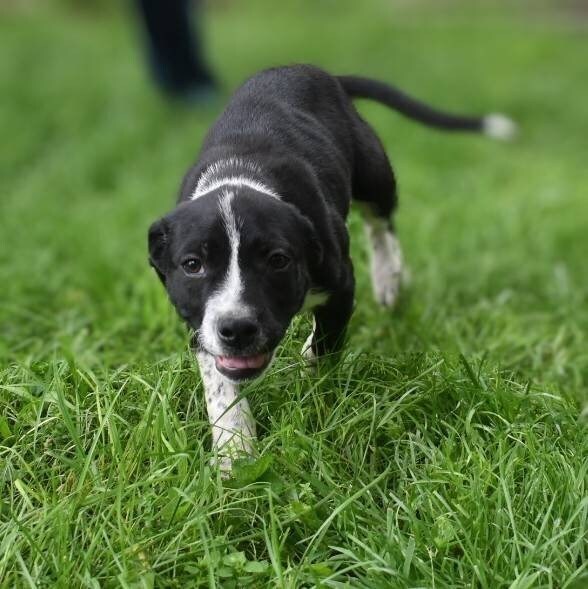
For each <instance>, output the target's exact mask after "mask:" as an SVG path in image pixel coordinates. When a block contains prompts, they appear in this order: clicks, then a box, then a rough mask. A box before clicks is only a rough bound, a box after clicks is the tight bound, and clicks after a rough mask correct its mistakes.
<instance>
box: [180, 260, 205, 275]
mask: <svg viewBox="0 0 588 589" xmlns="http://www.w3.org/2000/svg"><path fill="white" fill-rule="evenodd" d="M182 268H183V269H184V272H185V273H186V274H188V275H190V276H195V275H197V274H201V273H202V262H201V261H200V259H199V258H188V259H187V260H184V261H183V262H182Z"/></svg>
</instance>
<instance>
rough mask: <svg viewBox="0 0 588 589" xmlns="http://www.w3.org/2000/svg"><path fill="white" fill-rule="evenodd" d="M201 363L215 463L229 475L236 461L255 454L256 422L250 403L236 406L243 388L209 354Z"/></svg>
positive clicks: (203, 355) (202, 354)
mask: <svg viewBox="0 0 588 589" xmlns="http://www.w3.org/2000/svg"><path fill="white" fill-rule="evenodd" d="M197 359H198V365H199V367H200V374H201V376H202V382H203V383H204V394H205V399H206V411H207V413H208V420H209V422H210V424H211V426H212V446H213V450H216V452H217V455H218V460H217V461H215V462H216V463H217V464H218V465H219V467H220V469H221V471H222V472H223V473H224V474H228V473H229V472H230V471H231V466H232V460H233V459H234V458H236V457H238V456H239V455H240V454H247V455H251V454H252V453H253V449H254V443H255V437H256V432H255V420H254V419H253V416H252V415H251V411H250V409H249V403H248V402H247V400H246V399H240V400H239V401H238V402H237V403H235V400H236V399H237V397H238V395H239V387H238V385H236V384H234V383H232V382H230V381H229V380H227V379H226V378H224V377H223V376H222V375H221V374H220V373H219V372H218V371H217V370H216V367H215V365H214V358H213V357H212V356H211V355H210V354H208V353H206V352H198V353H197ZM233 403H234V405H233V406H232V407H231V405H232V404H233Z"/></svg>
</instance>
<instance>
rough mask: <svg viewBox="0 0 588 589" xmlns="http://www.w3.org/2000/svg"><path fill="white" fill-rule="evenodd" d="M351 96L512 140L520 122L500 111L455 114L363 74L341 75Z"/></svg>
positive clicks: (441, 125)
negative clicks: (477, 115)
mask: <svg viewBox="0 0 588 589" xmlns="http://www.w3.org/2000/svg"><path fill="white" fill-rule="evenodd" d="M337 79H338V80H339V82H340V83H341V85H342V86H343V89H344V90H345V92H347V94H348V95H349V96H350V97H351V98H369V99H371V100H375V101H377V102H381V103H382V104H385V105H386V106H389V107H391V108H393V109H394V110H396V111H398V112H399V113H401V114H403V115H405V116H406V117H408V118H410V119H414V120H415V121H419V122H420V123H423V124H425V125H428V126H430V127H436V128H438V129H443V130H445V131H473V132H478V133H484V134H485V135H488V136H489V137H492V138H494V139H501V140H503V141H508V140H510V139H512V138H513V137H514V136H515V135H516V133H517V125H516V123H515V122H514V121H513V120H512V119H510V118H508V117H507V116H505V115H503V114H499V113H495V114H488V115H486V116H481V117H470V116H463V115H455V114H451V113H447V112H443V111H441V110H437V109H435V108H433V107H431V106H429V105H427V104H425V103H424V102H420V101H418V100H415V99H414V98H412V97H411V96H408V95H407V94H405V93H404V92H402V91H401V90H398V88H394V86H390V85H388V84H385V83H384V82H379V81H378V80H371V79H369V78H362V77H359V76H337Z"/></svg>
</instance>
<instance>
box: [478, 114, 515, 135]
mask: <svg viewBox="0 0 588 589" xmlns="http://www.w3.org/2000/svg"><path fill="white" fill-rule="evenodd" d="M483 131H484V134H485V135H488V137H492V138H493V139H499V140H501V141H510V140H511V139H514V137H516V135H517V132H518V127H517V124H516V123H515V122H514V121H513V120H512V119H510V118H509V117H507V116H506V115H503V114H501V113H492V114H489V115H486V116H485V117H484V128H483Z"/></svg>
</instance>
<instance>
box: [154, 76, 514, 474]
mask: <svg viewBox="0 0 588 589" xmlns="http://www.w3.org/2000/svg"><path fill="white" fill-rule="evenodd" d="M352 98H370V99H373V100H376V101H378V102H381V103H383V104H386V105H388V106H390V107H392V108H394V109H396V110H398V111H400V112H401V113H402V114H404V115H406V116H408V117H410V118H413V119H415V120H417V121H420V122H422V123H425V124H427V125H430V126H433V127H438V128H441V129H446V130H450V131H455V130H459V131H477V132H483V133H486V134H487V135H490V136H493V137H497V138H508V137H509V136H510V135H512V134H513V132H514V124H513V123H512V122H511V121H510V120H509V119H508V118H506V117H504V116H502V115H489V116H485V117H463V116H454V115H450V114H446V113H442V112H439V111H437V110H434V109H432V108H430V107H428V106H426V105H425V104H422V103H420V102H417V101H415V100H414V99H412V98H410V97H408V96H406V95H405V94H403V93H401V92H400V91H399V90H397V89H395V88H392V87H391V86H388V85H387V84H384V83H381V82H378V81H375V80H369V79H365V78H360V77H354V76H339V77H335V76H331V75H329V74H328V73H326V72H324V71H322V70H320V69H318V68H316V67H312V66H307V65H297V66H290V67H281V68H275V69H270V70H266V71H263V72H261V73H259V74H257V75H255V76H253V77H252V78H251V79H249V80H248V81H247V82H245V84H243V86H241V88H239V89H238V90H237V92H236V93H235V94H234V96H233V98H232V99H231V101H230V102H229V105H228V106H227V108H226V109H225V111H224V112H223V114H222V115H221V116H220V118H219V119H218V120H217V121H216V123H215V124H214V125H213V127H212V129H211V130H210V132H209V133H208V136H207V137H206V139H205V141H204V144H203V146H202V151H201V154H200V158H199V159H198V162H197V163H196V164H195V165H194V166H193V167H192V168H191V169H190V170H189V171H188V173H187V174H186V176H185V178H184V181H183V184H182V187H181V191H180V196H179V201H178V206H177V207H176V209H175V210H173V211H172V212H171V213H170V214H168V215H167V216H165V217H164V218H162V219H160V220H159V221H156V222H155V223H154V224H153V225H152V226H151V228H150V230H149V255H150V261H151V264H152V265H153V267H154V268H155V270H156V271H157V274H158V275H159V277H160V279H161V280H162V282H163V283H164V285H165V287H166V289H167V292H168V294H169V297H170V299H171V301H172V303H173V304H174V306H175V307H176V309H177V311H178V313H179V314H180V316H181V317H182V318H183V319H184V320H185V321H186V323H187V324H188V326H189V327H191V328H192V329H193V330H194V333H195V335H194V338H193V345H194V348H195V353H196V355H197V358H198V363H199V366H200V371H201V374H202V379H203V381H204V388H205V392H206V404H207V410H208V416H209V419H210V422H211V424H212V431H213V444H214V447H215V449H216V450H217V451H218V453H219V456H220V458H221V460H220V466H221V468H222V469H223V470H225V471H226V470H230V468H231V458H232V457H234V456H235V455H236V454H238V453H240V452H245V453H251V451H252V443H253V441H254V438H255V422H254V420H253V418H252V416H251V413H250V411H249V406H248V404H247V401H246V400H245V399H240V400H237V397H238V387H239V383H241V382H243V381H245V380H248V379H251V378H255V377H257V376H259V375H260V374H261V373H262V372H263V371H264V370H265V369H266V368H267V367H268V366H269V364H270V362H271V360H272V357H273V355H274V353H275V350H276V347H277V346H278V344H279V343H280V340H281V339H282V338H283V337H284V334H285V332H286V330H287V328H288V326H289V324H290V321H291V320H292V318H293V317H294V315H296V314H297V313H299V312H300V311H302V310H305V309H312V313H313V318H314V330H313V333H312V334H311V337H310V338H309V340H308V341H307V343H306V344H305V346H304V348H303V351H304V353H305V355H306V356H307V357H308V358H309V360H310V361H312V360H313V359H314V358H315V357H316V356H318V355H321V354H325V353H329V352H332V351H335V350H336V349H337V348H338V347H339V346H340V345H341V342H342V339H343V336H344V333H345V328H346V326H347V323H348V321H349V318H350V316H351V312H352V309H353V294H354V278H353V267H352V264H351V260H350V258H349V238H348V233H347V229H346V226H345V219H346V217H347V213H348V211H349V206H350V202H351V198H352V197H353V198H354V199H355V200H356V201H359V202H360V203H361V204H362V205H363V206H362V210H363V212H364V214H365V221H366V233H367V238H368V240H369V243H370V245H371V252H372V255H371V276H372V283H373V290H374V294H375V298H376V299H377V300H378V302H379V303H381V304H382V305H385V306H392V305H393V304H394V302H395V300H396V298H397V295H398V290H399V286H400V279H401V274H402V256H401V252H400V247H399V244H398V239H397V237H396V234H395V231H394V224H393V220H392V215H393V213H394V209H395V207H396V182H395V179H394V174H393V172H392V168H391V167H390V163H389V161H388V158H387V157H386V153H385V151H384V148H383V147H382V144H381V143H380V141H379V139H378V137H377V136H376V134H375V133H374V131H373V130H372V129H371V128H370V126H369V125H368V124H367V123H366V122H365V121H364V120H363V119H362V118H361V117H360V116H359V114H358V113H357V111H356V109H355V108H354V106H353V104H352V102H351V99H352Z"/></svg>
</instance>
